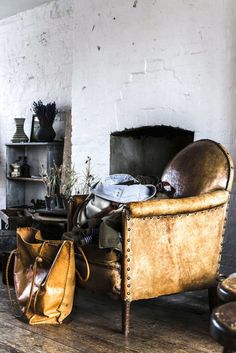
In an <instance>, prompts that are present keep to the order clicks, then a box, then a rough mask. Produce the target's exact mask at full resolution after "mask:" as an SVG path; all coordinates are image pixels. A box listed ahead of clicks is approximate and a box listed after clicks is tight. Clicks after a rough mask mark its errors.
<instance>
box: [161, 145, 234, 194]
mask: <svg viewBox="0 0 236 353" xmlns="http://www.w3.org/2000/svg"><path fill="white" fill-rule="evenodd" d="M230 167H232V168H233V162H232V159H231V157H230V155H229V154H228V152H226V150H225V149H224V147H223V146H221V145H220V144H218V143H216V142H213V141H211V140H200V141H196V142H194V143H192V144H190V145H188V146H187V147H185V148H184V149H183V150H182V151H180V152H179V153H178V154H177V155H176V156H175V157H174V158H173V159H172V161H171V162H170V163H169V165H168V166H167V167H166V169H165V170H164V172H163V175H162V180H163V181H167V182H168V183H170V184H171V185H172V186H173V187H174V188H175V189H176V192H175V194H174V196H175V197H188V196H194V195H200V194H204V193H206V192H209V191H211V190H215V189H227V190H230V189H231V186H232V178H231V179H230V178H229V174H230V170H229V169H230ZM229 184H231V185H229Z"/></svg>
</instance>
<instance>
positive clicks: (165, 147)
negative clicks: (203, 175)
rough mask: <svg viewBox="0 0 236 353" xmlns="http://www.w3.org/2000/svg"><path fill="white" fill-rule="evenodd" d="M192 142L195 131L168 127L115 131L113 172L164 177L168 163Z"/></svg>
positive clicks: (111, 160)
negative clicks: (163, 173)
mask: <svg viewBox="0 0 236 353" xmlns="http://www.w3.org/2000/svg"><path fill="white" fill-rule="evenodd" d="M193 140H194V132H193V131H189V130H183V129H180V128H176V127H172V126H165V125H158V126H147V127H139V128H134V129H125V130H123V131H117V132H113V133H112V134H111V137H110V173H111V174H115V173H127V174H131V175H133V176H137V175H148V176H151V175H155V176H158V177H161V175H162V172H163V170H164V168H165V167H166V165H167V163H168V162H169V161H170V160H171V159H172V158H173V157H174V156H175V155H176V154H177V153H178V152H179V151H180V150H182V149H183V148H184V147H185V146H187V145H188V144H190V143H191V142H193Z"/></svg>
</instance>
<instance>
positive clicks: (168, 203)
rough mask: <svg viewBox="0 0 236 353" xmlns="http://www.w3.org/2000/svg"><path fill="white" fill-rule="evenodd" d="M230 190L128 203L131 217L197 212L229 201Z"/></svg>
mask: <svg viewBox="0 0 236 353" xmlns="http://www.w3.org/2000/svg"><path fill="white" fill-rule="evenodd" d="M228 198H229V192H228V191H225V190H217V191H212V192H209V193H206V194H202V195H199V196H193V197H185V198H179V199H160V200H158V199H154V200H150V201H146V202H134V203H130V204H129V205H128V208H129V210H130V215H131V217H146V216H155V215H156V216H159V215H168V214H169V215H172V214H177V213H188V212H197V211H202V210H206V209H209V208H213V207H216V206H219V205H222V204H224V203H225V202H227V201H228Z"/></svg>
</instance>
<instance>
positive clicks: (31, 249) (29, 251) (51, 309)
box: [14, 228, 75, 325]
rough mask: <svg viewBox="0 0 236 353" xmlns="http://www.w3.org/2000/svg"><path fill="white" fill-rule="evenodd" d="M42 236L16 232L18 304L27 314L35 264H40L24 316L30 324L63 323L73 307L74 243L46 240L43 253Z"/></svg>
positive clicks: (15, 278)
mask: <svg viewBox="0 0 236 353" xmlns="http://www.w3.org/2000/svg"><path fill="white" fill-rule="evenodd" d="M42 242H43V241H42V237H41V234H40V232H39V231H37V230H35V229H32V228H18V229H17V250H18V251H17V255H16V257H15V265H14V282H15V291H16V297H17V300H18V304H19V306H20V308H21V310H22V312H24V311H25V308H26V305H27V302H28V298H29V294H30V288H31V283H32V278H33V265H34V263H35V260H36V257H37V256H38V255H39V254H40V257H41V258H42V262H40V263H37V271H36V277H35V281H34V287H33V298H32V302H31V305H30V307H29V310H28V311H27V313H25V316H26V318H27V319H28V321H29V323H30V324H32V325H34V324H60V323H61V322H62V321H63V320H64V319H65V317H67V316H68V315H69V314H70V312H71V310H72V305H73V298H74V289H75V259H74V247H73V243H72V242H71V241H64V242H62V241H56V240H55V241H52V240H50V241H46V242H44V245H43V248H42V250H40V248H41V246H42Z"/></svg>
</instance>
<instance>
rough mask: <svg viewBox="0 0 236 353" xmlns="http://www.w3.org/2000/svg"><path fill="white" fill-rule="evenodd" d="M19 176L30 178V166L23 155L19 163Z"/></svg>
mask: <svg viewBox="0 0 236 353" xmlns="http://www.w3.org/2000/svg"><path fill="white" fill-rule="evenodd" d="M21 176H22V177H23V178H30V166H29V164H28V163H27V157H26V156H25V157H24V159H23V163H22V165H21Z"/></svg>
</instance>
